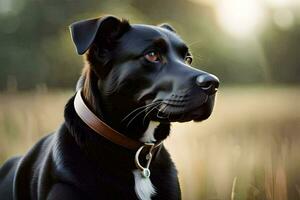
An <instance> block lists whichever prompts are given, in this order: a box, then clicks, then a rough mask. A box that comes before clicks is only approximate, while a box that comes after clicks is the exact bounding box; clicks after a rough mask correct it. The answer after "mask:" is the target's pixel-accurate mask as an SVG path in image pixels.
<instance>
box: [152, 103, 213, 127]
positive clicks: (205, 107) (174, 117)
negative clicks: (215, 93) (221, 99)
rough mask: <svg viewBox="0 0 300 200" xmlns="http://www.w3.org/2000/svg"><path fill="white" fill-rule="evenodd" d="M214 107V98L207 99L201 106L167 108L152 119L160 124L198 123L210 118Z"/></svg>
mask: <svg viewBox="0 0 300 200" xmlns="http://www.w3.org/2000/svg"><path fill="white" fill-rule="evenodd" d="M213 107H214V98H209V99H208V100H207V101H206V102H205V103H203V104H202V105H189V106H184V107H173V106H168V107H167V109H162V110H161V111H159V112H158V114H157V115H156V116H155V117H154V118H155V119H153V120H156V121H160V122H188V121H195V122H200V121H203V120H206V119H208V118H209V117H210V115H211V113H212V111H213Z"/></svg>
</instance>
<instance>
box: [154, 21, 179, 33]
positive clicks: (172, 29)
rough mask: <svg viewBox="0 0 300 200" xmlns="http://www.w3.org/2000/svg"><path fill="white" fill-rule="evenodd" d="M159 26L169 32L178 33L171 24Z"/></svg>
mask: <svg viewBox="0 0 300 200" xmlns="http://www.w3.org/2000/svg"><path fill="white" fill-rule="evenodd" d="M158 26H160V27H162V28H164V29H167V30H169V31H172V32H174V33H176V31H175V29H174V28H173V27H172V26H171V25H170V24H167V23H163V24H160V25H158Z"/></svg>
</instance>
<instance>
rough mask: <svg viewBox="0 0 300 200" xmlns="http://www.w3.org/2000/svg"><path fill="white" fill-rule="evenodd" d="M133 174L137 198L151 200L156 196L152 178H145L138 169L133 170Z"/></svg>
mask: <svg viewBox="0 0 300 200" xmlns="http://www.w3.org/2000/svg"><path fill="white" fill-rule="evenodd" d="M132 173H133V175H134V182H135V185H134V190H135V193H136V195H137V197H138V198H139V199H140V200H151V197H152V196H153V195H155V193H156V192H155V188H154V186H153V185H152V183H151V181H150V178H144V177H143V176H142V174H141V172H140V170H138V169H135V170H133V171H132Z"/></svg>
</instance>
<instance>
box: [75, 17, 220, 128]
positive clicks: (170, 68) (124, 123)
mask: <svg viewBox="0 0 300 200" xmlns="http://www.w3.org/2000/svg"><path fill="white" fill-rule="evenodd" d="M70 29H71V33H72V38H73V41H74V43H75V46H76V49H77V52H78V53H79V54H85V55H86V61H87V66H86V67H85V70H84V73H83V80H82V82H83V83H82V84H79V85H80V87H83V93H84V97H85V99H86V101H87V102H88V104H89V105H90V106H91V107H92V108H93V109H94V110H95V111H97V113H98V114H100V115H101V117H102V118H104V119H106V121H108V123H109V124H114V125H115V126H117V127H118V129H130V127H132V129H134V128H136V127H144V125H145V124H148V123H149V121H159V122H161V123H169V122H175V121H178V122H185V121H191V120H194V121H201V120H205V119H207V118H208V117H209V116H210V114H211V112H212V109H213V105H214V98H215V93H216V91H217V88H218V86H219V81H218V78H217V77H216V76H214V75H212V74H209V73H207V72H204V71H201V70H198V69H195V68H193V67H191V64H192V55H191V52H190V51H189V48H188V46H187V45H186V44H185V43H184V41H183V40H182V39H181V38H180V37H179V36H178V35H177V34H176V32H175V30H174V29H173V28H172V27H171V26H170V25H168V24H162V25H159V26H150V25H140V24H133V25H130V24H129V23H128V22H127V21H125V20H119V19H117V18H116V17H113V16H107V17H103V18H99V19H90V20H83V21H79V22H76V23H74V24H72V25H71V27H70Z"/></svg>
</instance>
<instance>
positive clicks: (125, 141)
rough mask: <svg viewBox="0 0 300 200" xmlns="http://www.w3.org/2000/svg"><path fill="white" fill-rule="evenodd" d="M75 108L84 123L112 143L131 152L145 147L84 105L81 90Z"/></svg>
mask: <svg viewBox="0 0 300 200" xmlns="http://www.w3.org/2000/svg"><path fill="white" fill-rule="evenodd" d="M74 107H75V111H76V113H77V114H78V116H79V117H80V118H81V119H82V121H84V122H85V123H86V124H87V125H88V126H89V127H90V128H91V129H93V130H94V131H95V132H96V133H98V134H99V135H101V136H103V137H105V138H106V139H108V140H110V141H111V142H113V143H115V144H117V145H120V146H122V147H125V148H127V149H131V150H137V149H139V148H140V147H141V146H144V145H145V144H144V143H142V142H139V141H136V140H133V139H131V138H129V137H126V136H125V135H123V134H121V133H119V132H118V131H116V130H114V129H113V128H111V127H110V126H109V125H107V124H106V123H104V122H103V121H101V120H100V119H99V118H98V117H97V116H96V115H95V114H94V113H93V112H92V111H91V110H90V109H89V108H88V107H87V105H86V104H85V103H84V101H83V99H82V97H81V90H79V91H78V92H77V94H76V96H75V100H74ZM159 144H160V143H158V144H155V146H159Z"/></svg>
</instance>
